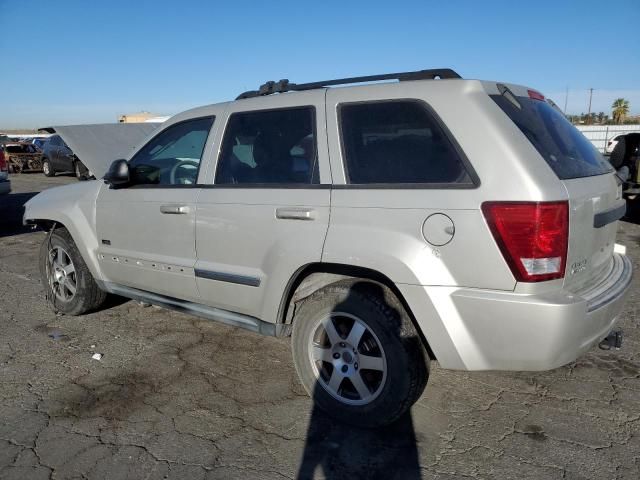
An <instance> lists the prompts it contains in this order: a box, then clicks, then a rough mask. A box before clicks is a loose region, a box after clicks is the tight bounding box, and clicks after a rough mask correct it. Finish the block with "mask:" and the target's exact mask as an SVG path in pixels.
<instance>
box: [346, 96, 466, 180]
mask: <svg viewBox="0 0 640 480" xmlns="http://www.w3.org/2000/svg"><path fill="white" fill-rule="evenodd" d="M340 127H341V131H342V143H343V149H344V151H343V157H344V159H345V167H346V173H347V179H348V182H349V183H351V184H434V185H436V186H437V185H443V184H445V185H451V184H453V185H456V186H458V185H463V186H465V185H466V186H472V185H473V182H472V181H471V178H470V177H469V174H468V173H467V170H466V168H465V166H464V164H463V161H462V158H461V155H460V154H459V153H458V151H457V150H456V148H455V147H454V145H453V143H452V142H451V140H450V139H449V137H448V136H447V134H446V133H445V131H444V130H443V128H442V127H441V126H440V124H439V123H438V121H437V120H436V118H435V116H434V115H433V114H432V113H431V112H430V111H429V110H428V109H427V106H426V105H425V104H423V103H422V102H418V101H413V100H393V101H380V102H371V103H352V104H342V105H340Z"/></svg>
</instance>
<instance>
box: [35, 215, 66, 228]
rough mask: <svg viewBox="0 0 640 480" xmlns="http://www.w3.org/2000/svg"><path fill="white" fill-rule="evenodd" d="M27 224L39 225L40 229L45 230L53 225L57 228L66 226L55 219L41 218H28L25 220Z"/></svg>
mask: <svg viewBox="0 0 640 480" xmlns="http://www.w3.org/2000/svg"><path fill="white" fill-rule="evenodd" d="M27 224H28V225H35V226H37V227H40V228H41V229H42V230H45V231H49V230H51V229H52V228H54V227H55V228H56V229H58V228H67V227H65V226H64V225H63V224H62V223H60V222H56V221H55V220H46V219H42V218H34V219H29V220H27Z"/></svg>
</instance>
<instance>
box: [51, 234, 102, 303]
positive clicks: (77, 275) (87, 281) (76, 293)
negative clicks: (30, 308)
mask: <svg viewBox="0 0 640 480" xmlns="http://www.w3.org/2000/svg"><path fill="white" fill-rule="evenodd" d="M40 275H41V278H42V285H43V287H44V289H45V291H46V292H47V297H48V299H49V301H50V302H51V304H52V305H53V307H54V309H55V310H56V311H58V312H61V313H64V314H66V315H82V314H83V313H86V312H89V311H91V310H95V309H96V308H98V307H100V305H102V304H103V303H104V301H105V300H106V298H107V294H106V293H105V292H103V291H102V290H100V288H99V287H98V285H97V284H96V282H95V280H94V279H93V276H92V275H91V272H90V271H89V268H88V267H87V264H86V263H85V262H84V259H83V258H82V255H80V252H79V251H78V248H77V247H76V244H75V243H74V241H73V239H72V238H71V235H69V232H68V231H67V230H66V229H64V228H60V229H57V230H55V231H54V232H53V233H51V234H50V235H48V236H47V238H46V239H45V241H44V242H43V244H42V247H41V248H40Z"/></svg>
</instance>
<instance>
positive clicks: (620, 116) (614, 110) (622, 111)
mask: <svg viewBox="0 0 640 480" xmlns="http://www.w3.org/2000/svg"><path fill="white" fill-rule="evenodd" d="M628 114H629V100H625V99H624V98H617V99H616V100H615V101H614V102H613V104H612V105H611V115H612V116H613V121H614V122H615V123H617V124H621V123H622V122H624V118H625V117H626V116H627V115H628Z"/></svg>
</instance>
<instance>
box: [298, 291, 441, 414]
mask: <svg viewBox="0 0 640 480" xmlns="http://www.w3.org/2000/svg"><path fill="white" fill-rule="evenodd" d="M292 336H293V339H292V340H293V355H294V362H295V366H296V370H297V372H298V375H299V377H300V380H301V381H302V383H303V385H304V387H305V389H306V390H307V392H308V393H309V394H310V395H311V396H312V397H313V399H314V401H315V402H316V404H317V405H318V406H319V407H320V408H322V409H323V410H325V411H326V412H327V413H329V414H330V415H332V416H333V417H335V418H337V419H339V420H341V421H343V422H346V423H351V424H354V425H358V426H364V427H379V426H383V425H386V424H389V423H391V422H393V421H395V420H396V419H398V418H399V417H400V416H401V415H402V414H404V413H405V412H406V411H407V410H408V409H409V408H410V407H411V406H412V405H413V404H414V403H415V402H416V400H417V399H418V398H419V397H420V395H421V394H422V392H423V391H424V388H425V386H426V383H427V378H428V371H429V360H428V357H427V355H426V351H425V349H424V347H423V346H422V343H421V340H420V338H419V336H418V334H417V332H416V331H415V328H414V327H413V324H412V323H411V319H410V318H409V316H408V315H407V313H406V312H405V310H404V308H403V307H402V304H401V303H400V302H399V301H398V299H397V298H396V297H395V296H394V295H393V293H392V292H391V291H390V290H389V289H387V288H386V287H384V286H382V285H380V284H377V283H372V282H364V281H352V280H346V281H341V282H337V283H335V284H332V285H329V286H327V287H324V288H322V289H320V290H318V291H317V292H315V293H314V294H313V295H311V296H310V297H308V298H307V299H305V300H304V301H303V303H302V305H301V306H300V308H299V310H298V313H297V314H296V315H295V318H294V323H293V335H292Z"/></svg>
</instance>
